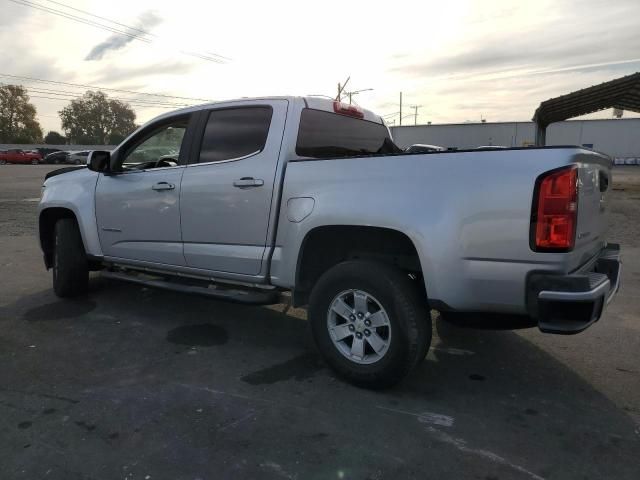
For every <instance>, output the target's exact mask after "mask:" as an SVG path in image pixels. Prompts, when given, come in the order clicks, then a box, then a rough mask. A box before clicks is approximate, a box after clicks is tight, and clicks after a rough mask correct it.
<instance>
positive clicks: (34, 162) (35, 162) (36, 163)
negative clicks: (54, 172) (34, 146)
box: [31, 158, 40, 165]
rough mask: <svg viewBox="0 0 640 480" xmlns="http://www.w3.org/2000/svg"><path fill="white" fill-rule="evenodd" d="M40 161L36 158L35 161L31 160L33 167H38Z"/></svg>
mask: <svg viewBox="0 0 640 480" xmlns="http://www.w3.org/2000/svg"><path fill="white" fill-rule="evenodd" d="M38 163H40V162H38V160H36V159H35V158H34V159H33V160H31V165H38Z"/></svg>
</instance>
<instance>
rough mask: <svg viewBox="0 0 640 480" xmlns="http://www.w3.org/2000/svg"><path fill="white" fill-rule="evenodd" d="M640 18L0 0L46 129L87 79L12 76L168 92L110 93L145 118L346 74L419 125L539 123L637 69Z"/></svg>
mask: <svg viewBox="0 0 640 480" xmlns="http://www.w3.org/2000/svg"><path fill="white" fill-rule="evenodd" d="M34 7H35V8H34ZM69 7H72V8H69ZM43 9H45V10H47V11H43ZM87 13H90V14H92V15H94V16H89V15H87ZM99 17H103V18H99ZM107 19H108V20H112V21H113V22H117V23H113V22H108V21H107ZM95 22H97V23H100V24H101V25H102V26H103V27H104V26H107V27H109V28H110V29H111V30H109V29H104V28H98V27H96V26H95V25H92V24H91V23H95ZM127 27H128V28H127ZM639 27H640V1H639V0H616V1H612V0H566V1H564V0H549V1H548V0H536V1H530V2H518V1H514V0H510V1H501V0H483V1H470V0H447V1H438V2H435V1H428V0H422V1H417V0H414V1H402V0H395V1H394V2H388V1H385V2H376V1H371V0H370V1H362V2H360V1H352V2H345V1H334V0H323V1H322V2H320V1H318V2H310V1H299V0H298V1H269V2H266V1H255V2H249V1H243V0H235V1H233V2H215V1H213V2H204V1H190V0H182V1H180V2H176V1H171V2H167V1H163V0H154V1H147V0H138V1H135V2H133V1H131V0H127V1H124V0H111V1H109V2H105V1H96V0H87V1H84V0H59V1H55V2H54V1H51V0H0V45H2V53H1V55H0V82H1V83H4V84H6V83H20V84H23V85H25V86H26V87H27V88H29V89H30V94H31V95H32V97H33V102H34V103H35V104H36V106H37V109H38V114H39V118H40V121H41V123H42V125H43V127H44V128H45V130H49V129H59V126H60V123H59V118H58V116H57V112H58V110H60V109H61V108H62V107H64V105H66V104H67V102H68V99H69V98H70V97H72V96H74V95H77V94H80V93H82V92H83V91H84V90H86V88H82V87H76V86H74V85H62V84H59V83H44V82H37V81H34V80H27V79H24V78H16V77H30V78H34V79H40V80H48V81H53V82H65V83H67V84H82V85H95V86H100V87H105V88H112V89H119V90H128V91H134V92H145V93H154V94H163V95H167V97H152V96H149V95H136V94H132V93H124V92H115V91H114V92H107V93H109V94H110V95H112V96H115V97H117V98H120V99H127V100H129V101H130V102H131V103H132V104H135V105H136V106H135V110H136V112H137V115H138V121H139V122H143V121H146V120H148V119H150V118H152V117H153V116H155V115H158V114H159V113H162V112H164V111H167V110H168V109H171V108H175V107H174V105H177V104H183V103H188V104H192V103H198V101H197V100H192V99H211V100H222V99H228V98H236V97H243V96H258V95H284V94H295V95H306V94H324V95H335V91H336V85H337V83H338V82H339V81H343V80H344V79H346V78H347V77H348V76H350V77H351V80H350V82H349V84H348V88H347V90H349V89H352V90H360V89H373V90H371V91H367V92H362V93H361V94H359V95H357V96H355V97H354V99H356V100H357V102H358V103H359V104H361V105H362V106H365V107H367V108H371V109H373V110H375V111H377V112H379V113H381V114H389V117H388V118H389V119H390V120H391V123H393V121H394V120H395V121H396V122H397V119H398V116H397V115H396V116H393V114H394V113H395V112H397V111H398V93H399V92H400V91H402V92H403V94H404V103H405V106H406V107H405V111H404V112H403V114H405V115H407V114H409V113H410V110H409V108H408V105H411V104H417V105H421V108H420V109H419V117H418V122H419V123H426V122H427V121H431V122H433V123H442V122H464V121H479V120H480V118H485V119H487V120H488V121H508V120H529V119H530V118H531V116H532V114H533V111H534V110H535V108H536V106H537V105H538V104H539V103H540V101H542V100H545V99H547V98H551V97H554V96H557V95H561V94H563V93H567V92H569V91H572V90H575V89H578V88H582V87H586V86H589V85H593V84H597V83H600V82H603V81H606V80H610V79H612V78H616V77H619V76H622V75H626V74H630V73H634V72H636V71H640V33H639ZM113 30H116V31H124V32H127V33H128V34H129V36H126V35H121V34H119V33H115V32H114V31H113ZM143 32H148V34H145V35H143ZM135 35H140V36H139V37H137V38H131V37H132V36H135ZM9 75H13V76H14V77H10V76H9ZM349 87H350V88H349ZM36 97H40V98H36ZM42 97H47V98H42ZM174 97H188V98H189V99H188V100H186V99H184V98H183V99H179V98H174ZM159 103H162V106H159V105H158V104H159ZM200 103H201V102H200ZM592 116H593V115H592ZM595 116H596V117H599V118H608V117H610V116H611V113H610V112H601V113H599V114H596V115H595ZM404 122H408V123H413V117H411V118H405V119H404Z"/></svg>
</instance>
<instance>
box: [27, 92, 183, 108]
mask: <svg viewBox="0 0 640 480" xmlns="http://www.w3.org/2000/svg"><path fill="white" fill-rule="evenodd" d="M29 97H30V98H43V99H46V100H57V101H59V102H68V101H69V100H71V99H70V98H60V97H46V96H41V95H29ZM129 105H130V106H132V107H138V108H165V109H175V108H176V107H163V106H162V105H153V104H148V105H139V104H136V103H130V104H129Z"/></svg>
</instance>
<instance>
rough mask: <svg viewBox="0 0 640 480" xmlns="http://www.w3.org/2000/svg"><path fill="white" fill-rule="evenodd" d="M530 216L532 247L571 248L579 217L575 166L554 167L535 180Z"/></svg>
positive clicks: (559, 249)
mask: <svg viewBox="0 0 640 480" xmlns="http://www.w3.org/2000/svg"><path fill="white" fill-rule="evenodd" d="M535 195H536V196H535V197H534V203H533V211H532V216H531V217H532V218H531V234H532V235H531V237H532V238H531V248H533V249H534V250H536V251H551V252H553V251H555V252H567V251H569V250H571V249H573V246H574V244H575V238H576V223H577V221H578V169H577V167H576V166H571V167H568V168H562V169H560V170H554V171H551V172H548V173H545V174H544V175H542V176H540V177H539V178H538V180H537V182H536V189H535Z"/></svg>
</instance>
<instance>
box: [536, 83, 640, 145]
mask: <svg viewBox="0 0 640 480" xmlns="http://www.w3.org/2000/svg"><path fill="white" fill-rule="evenodd" d="M606 108H619V109H621V110H630V111H632V112H639V113H640V72H638V73H634V74H632V75H627V76H626V77H622V78H617V79H615V80H611V81H609V82H604V83H601V84H600V85H594V86H593V87H588V88H583V89H582V90H577V91H575V92H572V93H569V94H567V95H562V96H561V97H556V98H551V99H549V100H546V101H544V102H542V103H541V104H540V106H539V107H538V108H537V109H536V112H535V114H534V115H533V121H534V122H535V123H536V145H540V146H542V145H544V144H545V141H546V133H547V127H548V126H549V125H550V124H552V123H554V122H560V121H562V120H567V119H568V118H573V117H577V116H580V115H585V114H587V113H593V112H597V111H599V110H604V109H606Z"/></svg>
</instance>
